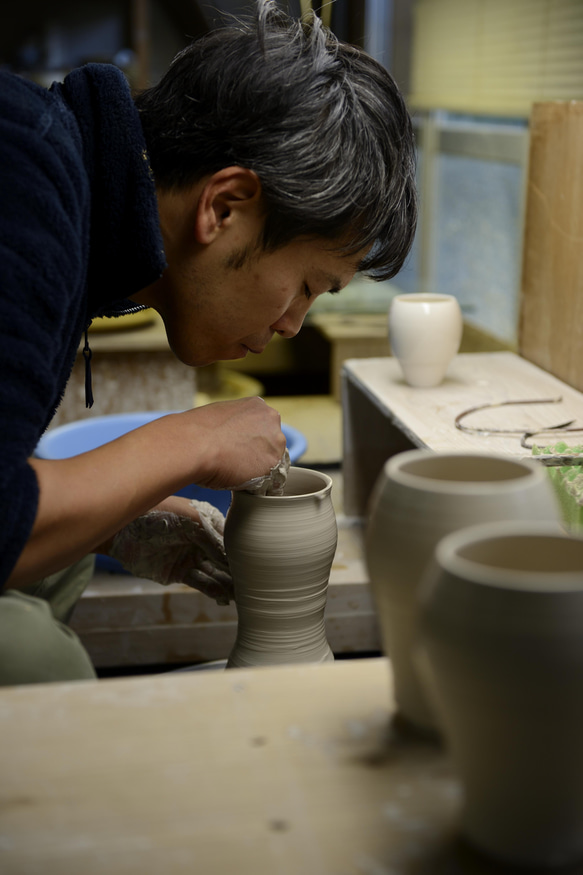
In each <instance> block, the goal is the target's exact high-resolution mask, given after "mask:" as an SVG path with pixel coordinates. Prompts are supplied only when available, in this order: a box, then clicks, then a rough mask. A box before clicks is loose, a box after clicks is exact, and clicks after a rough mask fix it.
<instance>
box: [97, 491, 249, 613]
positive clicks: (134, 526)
mask: <svg viewBox="0 0 583 875" xmlns="http://www.w3.org/2000/svg"><path fill="white" fill-rule="evenodd" d="M224 523H225V518H224V517H223V515H222V513H221V512H220V511H219V510H218V509H217V508H216V507H213V505H212V504H209V503H208V502H206V501H195V500H193V501H189V500H188V499H184V498H176V497H175V498H170V499H168V500H167V501H166V502H163V503H162V504H161V505H159V507H158V508H157V509H155V510H151V511H150V512H149V513H146V514H144V515H143V516H140V517H138V518H137V519H135V520H133V522H131V523H129V525H127V526H125V527H124V528H123V529H121V531H119V532H118V533H117V535H115V536H114V538H113V542H112V544H111V547H110V548H109V551H108V552H109V555H110V556H111V557H112V558H114V559H117V560H118V562H121V564H122V565H123V567H124V568H125V569H126V571H129V572H130V574H133V575H135V576H136V577H146V578H148V579H150V580H155V581H156V582H157V583H161V584H163V585H165V586H166V585H167V584H169V583H185V584H187V586H192V587H194V588H195V589H198V590H200V591H201V592H202V593H204V594H205V595H207V596H209V598H212V599H214V600H215V601H216V602H217V604H219V605H228V604H229V601H230V599H231V598H232V597H233V585H232V581H231V576H230V574H229V567H228V564H227V558H226V556H225V548H224V546H223V529H224Z"/></svg>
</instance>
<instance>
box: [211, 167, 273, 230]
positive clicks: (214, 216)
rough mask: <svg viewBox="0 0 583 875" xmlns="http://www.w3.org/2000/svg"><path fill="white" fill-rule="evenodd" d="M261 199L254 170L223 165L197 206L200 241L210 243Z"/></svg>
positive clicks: (258, 182) (259, 186) (254, 208)
mask: <svg viewBox="0 0 583 875" xmlns="http://www.w3.org/2000/svg"><path fill="white" fill-rule="evenodd" d="M260 199H261V182H260V181H259V177H258V176H257V174H256V173H254V171H253V170H247V169H246V168H245V167H224V168H223V169H222V170H218V171H217V172H216V173H213V175H212V176H211V177H210V179H208V180H207V182H206V183H205V185H204V188H203V189H202V192H201V194H200V197H199V200H198V205H197V208H196V220H195V236H196V241H197V243H202V244H208V243H212V241H213V240H215V239H216V237H218V236H219V235H220V234H221V232H222V231H225V230H226V229H228V228H230V227H231V226H232V225H233V223H234V222H235V221H236V220H237V219H238V218H239V217H240V216H241V215H242V214H244V213H246V212H247V211H248V210H249V209H250V208H251V209H253V210H256V209H257V208H258V207H259V202H260Z"/></svg>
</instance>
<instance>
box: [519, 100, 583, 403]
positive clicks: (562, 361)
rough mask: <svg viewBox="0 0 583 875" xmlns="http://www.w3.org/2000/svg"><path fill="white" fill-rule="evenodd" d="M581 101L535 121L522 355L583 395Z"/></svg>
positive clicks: (541, 109)
mask: <svg viewBox="0 0 583 875" xmlns="http://www.w3.org/2000/svg"><path fill="white" fill-rule="evenodd" d="M582 344H583V102H575V101H571V102H568V103H541V104H536V105H535V106H534V108H533V111H532V117H531V146H530V163H529V171H528V186H527V202H526V217H525V231H524V253H523V272H522V293H521V312H520V330H519V348H520V353H521V355H523V356H524V357H525V358H527V359H529V361H531V362H534V363H535V364H537V365H539V366H540V367H541V368H543V369H544V370H545V371H549V372H550V373H552V374H554V375H555V376H557V377H559V378H560V379H561V380H564V381H565V382H566V383H568V384H569V385H570V386H574V387H575V388H577V389H583V367H582V363H581V352H582Z"/></svg>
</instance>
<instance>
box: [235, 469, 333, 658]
mask: <svg viewBox="0 0 583 875" xmlns="http://www.w3.org/2000/svg"><path fill="white" fill-rule="evenodd" d="M331 491H332V480H331V478H330V477H328V475H327V474H323V473H321V472H320V471H312V470H310V469H308V468H296V467H291V468H290V470H289V473H288V477H287V482H286V486H285V491H284V494H283V495H252V494H250V493H248V492H234V493H233V501H232V503H231V507H230V509H229V512H228V514H227V518H226V521H225V550H226V553H227V559H228V562H229V568H230V571H231V574H232V577H233V585H234V589H235V603H236V605H237V614H238V626H237V640H236V642H235V646H234V647H233V650H232V651H231V654H230V656H229V659H228V662H227V668H235V667H250V666H259V665H279V664H282V663H302V662H327V661H331V660H333V659H334V655H333V653H332V651H331V649H330V645H329V644H328V641H327V639H326V633H325V628H324V609H325V607H326V597H327V592H328V581H329V578H330V569H331V567H332V562H333V560H334V554H335V552H336V543H337V538H338V529H337V525H336V516H335V513H334V509H333V506H332V498H331Z"/></svg>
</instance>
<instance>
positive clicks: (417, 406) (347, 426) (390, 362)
mask: <svg viewBox="0 0 583 875" xmlns="http://www.w3.org/2000/svg"><path fill="white" fill-rule="evenodd" d="M342 381H343V395H342V407H343V460H344V461H343V473H344V512H345V514H346V515H347V516H349V517H350V516H354V517H357V518H358V517H363V516H365V514H366V510H367V506H368V500H369V497H370V493H371V491H372V488H373V485H374V483H375V481H376V479H377V477H378V475H379V472H380V471H381V469H382V466H383V464H384V463H385V461H386V460H387V459H388V458H389V456H392V455H394V454H395V453H398V452H401V451H403V450H408V449H412V448H414V447H425V448H428V449H430V450H434V451H435V452H455V451H463V452H472V451H477V452H493V453H503V454H507V455H512V456H514V457H517V458H530V457H531V452H530V451H529V450H527V449H524V448H523V447H522V446H521V443H520V441H521V437H522V435H523V434H524V432H527V431H529V430H530V431H535V430H537V429H539V428H542V427H546V426H549V425H555V424H559V423H564V422H566V421H567V420H575V421H576V424H577V425H579V426H581V427H583V394H582V393H581V392H579V391H577V390H576V389H573V388H572V387H571V386H568V385H567V384H566V383H563V382H562V381H561V380H558V379H557V378H556V377H553V376H552V375H551V374H548V373H547V372H546V371H544V370H542V369H541V368H539V367H537V366H536V365H534V364H531V362H529V361H527V360H526V359H524V358H522V357H521V356H518V355H516V354H514V353H512V352H484V353H460V354H459V355H457V356H456V357H455V358H454V360H453V361H452V362H451V364H450V366H449V368H448V371H447V375H446V378H445V380H444V381H443V383H442V384H441V385H440V386H436V387H434V388H431V389H418V388H415V387H412V386H409V385H408V384H407V383H405V381H404V379H403V375H402V372H401V369H400V366H399V363H398V361H397V360H396V359H394V358H389V357H386V358H374V359H373V358H371V359H354V360H349V361H347V362H345V363H344V366H343V370H342ZM548 398H560V399H561V401H560V402H559V403H553V404H542V403H541V404H528V405H526V406H521V405H512V406H499V407H493V408H492V409H489V410H482V411H479V412H476V413H475V414H472V415H471V416H469V417H467V418H466V419H464V424H465V425H468V426H472V427H476V428H480V429H483V430H484V432H488V429H517V430H519V432H520V433H517V434H510V433H508V434H496V433H494V432H493V431H492V432H489V433H482V434H480V433H471V434H470V433H466V432H463V431H460V430H459V429H457V428H456V425H455V420H456V417H457V416H458V415H459V414H461V413H463V412H464V411H467V410H469V409H470V408H472V407H476V406H479V405H483V404H493V405H497V404H500V403H501V402H509V401H516V400H526V399H530V400H533V399H548ZM561 438H564V439H566V440H570V441H572V442H573V443H581V442H582V441H583V431H582V432H580V433H579V434H574V435H573V436H568V435H566V434H561V432H557V433H556V436H554V437H553V436H552V433H551V434H549V433H547V435H546V437H542V436H541V438H540V441H539V442H542V445H544V444H548V443H551V442H556V441H559V440H561Z"/></svg>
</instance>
